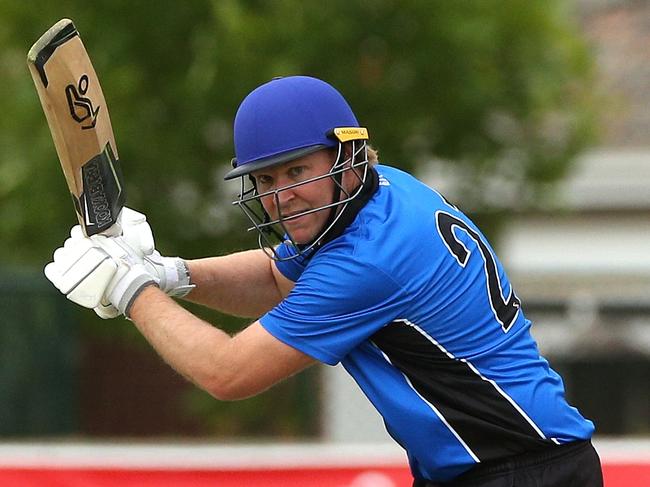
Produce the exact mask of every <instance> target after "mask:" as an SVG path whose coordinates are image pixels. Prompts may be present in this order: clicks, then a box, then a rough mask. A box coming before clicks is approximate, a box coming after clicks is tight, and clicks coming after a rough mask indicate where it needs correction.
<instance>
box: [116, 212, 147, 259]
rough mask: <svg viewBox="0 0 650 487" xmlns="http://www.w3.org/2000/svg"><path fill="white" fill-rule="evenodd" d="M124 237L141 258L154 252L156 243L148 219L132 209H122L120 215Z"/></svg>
mask: <svg viewBox="0 0 650 487" xmlns="http://www.w3.org/2000/svg"><path fill="white" fill-rule="evenodd" d="M119 221H120V225H121V227H122V237H123V238H124V240H125V241H126V243H128V244H129V245H130V246H131V248H132V249H133V250H135V251H136V252H137V253H139V254H140V255H141V256H145V255H149V254H151V252H153V251H154V248H155V243H154V238H153V233H152V232H151V227H150V226H149V223H147V217H146V216H145V215H144V214H142V213H140V212H138V211H135V210H132V209H131V208H126V207H125V208H122V213H120V220H119Z"/></svg>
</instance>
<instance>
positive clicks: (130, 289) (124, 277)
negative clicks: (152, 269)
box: [90, 235, 158, 319]
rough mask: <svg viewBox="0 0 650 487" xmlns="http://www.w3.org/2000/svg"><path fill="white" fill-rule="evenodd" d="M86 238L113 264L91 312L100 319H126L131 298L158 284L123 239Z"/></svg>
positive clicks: (138, 255)
mask: <svg viewBox="0 0 650 487" xmlns="http://www.w3.org/2000/svg"><path fill="white" fill-rule="evenodd" d="M90 239H91V240H92V241H93V242H94V243H95V244H96V245H97V246H98V248H100V249H101V250H103V251H104V252H105V253H106V254H107V255H108V256H109V257H110V258H111V259H112V260H113V261H114V262H115V263H116V264H117V270H116V271H115V275H114V276H113V279H112V280H111V281H110V282H109V283H108V285H107V287H106V289H105V292H104V297H103V299H102V301H101V303H99V304H98V306H96V307H95V312H96V313H97V314H98V315H99V316H100V317H101V318H104V319H106V318H114V317H115V316H118V315H120V314H122V315H124V316H126V317H127V318H128V317H129V311H130V308H131V305H132V304H133V302H134V301H135V298H137V297H138V295H139V294H140V293H141V292H142V290H143V289H144V288H145V287H147V286H150V285H158V279H156V278H155V277H154V276H152V275H151V274H150V273H149V272H148V271H147V269H146V268H145V266H144V264H143V259H142V257H141V255H140V253H139V252H138V251H136V250H134V249H133V247H131V246H130V245H129V244H128V243H127V242H126V241H125V239H124V238H123V237H106V236H103V235H93V236H92V237H90Z"/></svg>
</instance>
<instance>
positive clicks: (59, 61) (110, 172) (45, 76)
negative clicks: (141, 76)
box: [27, 19, 125, 236]
mask: <svg viewBox="0 0 650 487" xmlns="http://www.w3.org/2000/svg"><path fill="white" fill-rule="evenodd" d="M27 64H28V66H29V71H30V73H31V75H32V78H33V79H34V83H35V84H36V91H37V92H38V97H39V98H40V100H41V105H42V106H43V111H45V116H46V118H47V123H48V125H49V127H50V132H51V133H52V139H54V146H55V148H56V152H57V155H58V156H59V161H60V162H61V168H62V169H63V174H64V175H65V179H66V182H67V183H68V189H69V190H70V193H71V195H72V200H73V201H74V208H75V211H76V213H77V219H78V220H79V224H80V225H81V228H82V229H83V231H84V233H85V234H86V236H91V235H95V234H97V233H100V232H105V231H106V230H108V229H109V228H110V227H111V226H112V225H113V224H114V223H115V222H116V221H117V218H118V216H119V213H120V211H121V210H122V207H123V206H124V203H125V192H124V185H123V180H122V171H121V168H120V163H119V159H118V154H117V147H116V146H115V136H114V135H113V128H112V126H111V120H110V118H109V116H108V108H107V107H106V100H105V99H104V94H103V93H102V88H101V86H100V84H99V79H98V78H97V74H96V73H95V70H94V69H93V65H92V63H91V62H90V57H89V56H88V53H87V52H86V48H85V47H84V45H83V42H81V37H80V36H79V32H78V31H77V29H76V27H75V25H74V24H73V22H72V21H71V20H70V19H62V20H60V21H58V22H57V23H56V24H54V25H53V26H52V27H51V28H50V29H49V30H48V31H47V32H45V34H43V35H42V36H41V38H40V39H38V40H37V41H36V42H35V43H34V45H33V46H32V48H31V49H30V50H29V52H28V54H27Z"/></svg>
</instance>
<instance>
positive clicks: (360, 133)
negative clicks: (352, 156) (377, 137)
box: [334, 127, 368, 142]
mask: <svg viewBox="0 0 650 487" xmlns="http://www.w3.org/2000/svg"><path fill="white" fill-rule="evenodd" d="M334 136H335V137H336V138H337V139H338V140H339V142H348V141H350V140H368V129H365V128H363V127H336V128H335V129H334Z"/></svg>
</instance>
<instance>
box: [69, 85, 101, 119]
mask: <svg viewBox="0 0 650 487" xmlns="http://www.w3.org/2000/svg"><path fill="white" fill-rule="evenodd" d="M89 84H90V81H89V80H88V76H87V75H85V74H84V75H82V76H81V78H79V82H78V83H77V86H75V85H73V84H69V85H68V86H66V87H65V96H66V99H67V100H68V108H69V109H70V115H71V116H72V118H73V119H74V120H75V121H76V122H78V123H79V124H80V125H81V128H82V129H83V130H87V129H92V128H94V127H95V124H96V123H97V114H98V113H99V109H100V107H97V108H95V107H93V102H92V100H91V99H90V98H88V97H86V96H84V95H85V94H86V93H87V92H88V86H89Z"/></svg>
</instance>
